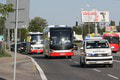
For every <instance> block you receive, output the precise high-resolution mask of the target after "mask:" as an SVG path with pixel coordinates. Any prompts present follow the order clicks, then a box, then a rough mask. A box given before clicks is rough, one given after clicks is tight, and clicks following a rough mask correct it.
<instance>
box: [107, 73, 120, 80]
mask: <svg viewBox="0 0 120 80" xmlns="http://www.w3.org/2000/svg"><path fill="white" fill-rule="evenodd" d="M108 76H109V77H112V78H114V79H119V78H118V77H116V76H113V75H111V74H108Z"/></svg>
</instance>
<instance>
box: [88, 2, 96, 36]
mask: <svg viewBox="0 0 120 80" xmlns="http://www.w3.org/2000/svg"><path fill="white" fill-rule="evenodd" d="M86 6H87V7H90V5H88V4H87V5H86ZM93 10H94V11H95V18H94V23H95V35H97V34H98V29H97V21H96V19H97V10H96V9H93ZM89 30H90V29H89Z"/></svg>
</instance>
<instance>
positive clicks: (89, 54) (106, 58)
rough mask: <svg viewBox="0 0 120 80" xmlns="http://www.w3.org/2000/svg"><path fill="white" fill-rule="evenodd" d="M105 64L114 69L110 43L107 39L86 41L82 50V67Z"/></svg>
mask: <svg viewBox="0 0 120 80" xmlns="http://www.w3.org/2000/svg"><path fill="white" fill-rule="evenodd" d="M90 64H103V65H105V66H106V65H107V66H109V67H113V56H112V51H111V48H110V46H109V43H108V41H107V40H105V39H89V40H84V41H83V44H82V47H81V49H80V65H81V66H82V67H85V66H86V65H90Z"/></svg>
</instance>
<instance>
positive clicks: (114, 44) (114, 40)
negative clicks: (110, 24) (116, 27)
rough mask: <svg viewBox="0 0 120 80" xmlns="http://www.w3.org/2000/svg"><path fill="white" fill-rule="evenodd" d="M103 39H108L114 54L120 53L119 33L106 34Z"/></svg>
mask: <svg viewBox="0 0 120 80" xmlns="http://www.w3.org/2000/svg"><path fill="white" fill-rule="evenodd" d="M103 39H107V40H108V41H109V44H110V47H111V48H112V51H113V52H118V51H119V35H118V34H117V33H104V34H103Z"/></svg>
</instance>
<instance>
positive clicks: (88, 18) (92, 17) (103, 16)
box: [81, 10, 109, 22]
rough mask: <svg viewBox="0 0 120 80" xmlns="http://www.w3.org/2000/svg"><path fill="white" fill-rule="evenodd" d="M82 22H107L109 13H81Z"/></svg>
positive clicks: (95, 11) (94, 11)
mask: <svg viewBox="0 0 120 80" xmlns="http://www.w3.org/2000/svg"><path fill="white" fill-rule="evenodd" d="M81 13H82V22H109V11H97V10H93V11H82V12H81Z"/></svg>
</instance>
